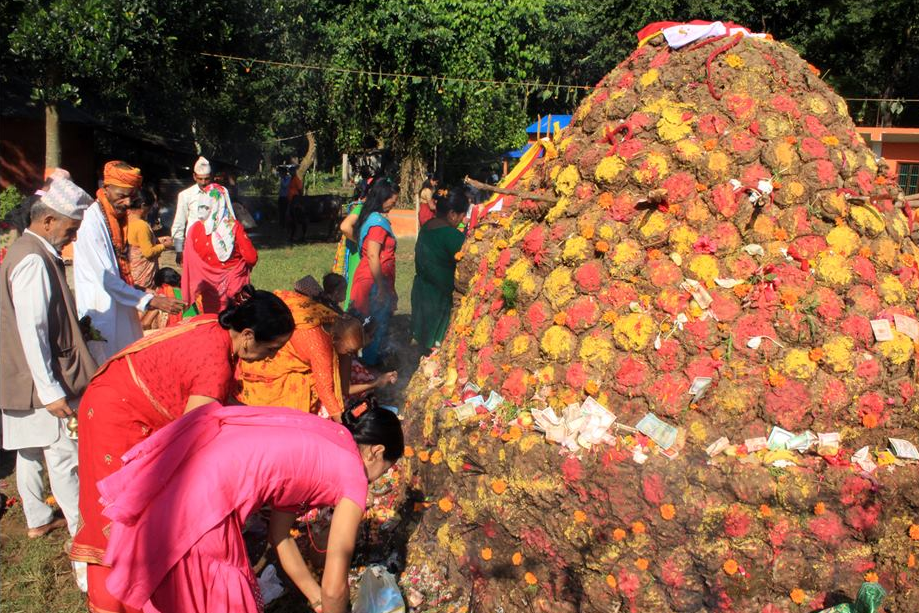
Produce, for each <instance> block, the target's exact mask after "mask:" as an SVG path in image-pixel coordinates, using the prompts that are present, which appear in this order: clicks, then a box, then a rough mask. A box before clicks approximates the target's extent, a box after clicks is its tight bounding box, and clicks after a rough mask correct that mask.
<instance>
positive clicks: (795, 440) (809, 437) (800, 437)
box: [785, 430, 817, 453]
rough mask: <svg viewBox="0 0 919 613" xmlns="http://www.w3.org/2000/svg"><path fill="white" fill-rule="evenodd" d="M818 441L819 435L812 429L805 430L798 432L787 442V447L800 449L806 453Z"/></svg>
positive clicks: (791, 449)
mask: <svg viewBox="0 0 919 613" xmlns="http://www.w3.org/2000/svg"><path fill="white" fill-rule="evenodd" d="M816 442H817V435H816V434H814V433H813V432H811V431H810V430H805V431H804V432H802V433H801V434H796V435H795V436H794V437H792V438H791V439H789V440H788V441H787V442H786V443H785V449H788V450H790V451H799V452H801V453H804V452H805V451H807V450H808V449H810V448H811V447H813V446H814V443H816Z"/></svg>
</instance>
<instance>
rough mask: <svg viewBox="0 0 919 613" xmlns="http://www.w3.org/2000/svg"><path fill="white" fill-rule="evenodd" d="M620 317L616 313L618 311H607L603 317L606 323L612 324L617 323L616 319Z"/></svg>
mask: <svg viewBox="0 0 919 613" xmlns="http://www.w3.org/2000/svg"><path fill="white" fill-rule="evenodd" d="M618 318H619V315H617V314H616V311H607V312H606V313H604V314H603V317H602V318H601V319H602V320H603V322H604V323H608V324H612V323H616V320H617V319H618Z"/></svg>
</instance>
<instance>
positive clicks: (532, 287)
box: [519, 275, 536, 299]
mask: <svg viewBox="0 0 919 613" xmlns="http://www.w3.org/2000/svg"><path fill="white" fill-rule="evenodd" d="M519 290H520V296H521V297H522V298H527V299H533V298H535V297H536V279H535V278H534V277H533V275H527V276H525V277H524V278H523V280H522V281H521V282H520V286H519Z"/></svg>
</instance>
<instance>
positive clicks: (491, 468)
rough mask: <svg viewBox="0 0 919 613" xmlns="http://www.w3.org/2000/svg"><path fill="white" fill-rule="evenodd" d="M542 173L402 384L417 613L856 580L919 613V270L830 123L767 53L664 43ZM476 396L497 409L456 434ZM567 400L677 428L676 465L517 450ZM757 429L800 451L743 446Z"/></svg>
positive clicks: (601, 94) (819, 587)
mask: <svg viewBox="0 0 919 613" xmlns="http://www.w3.org/2000/svg"><path fill="white" fill-rule="evenodd" d="M546 149H547V150H546V153H545V155H544V157H543V158H542V159H541V160H540V161H539V162H538V164H537V165H536V166H535V167H534V170H533V171H532V175H531V177H530V178H529V180H528V184H527V185H526V186H524V187H523V188H521V189H525V190H530V191H533V192H536V193H537V194H541V195H542V197H543V200H537V199H529V200H521V201H519V202H517V203H516V204H515V205H514V206H512V207H505V210H503V211H502V212H500V213H498V214H496V215H492V216H490V217H489V218H487V220H486V222H485V223H484V224H483V225H482V226H480V227H479V228H478V229H476V231H475V232H474V233H473V235H472V236H471V237H470V238H469V240H468V241H467V244H466V245H465V247H464V249H463V251H462V253H461V261H460V265H459V270H458V287H460V288H461V291H460V292H459V293H458V298H457V303H456V308H455V310H454V315H453V321H452V324H451V329H450V332H449V333H448V336H447V339H446V341H445V342H444V345H443V346H442V347H441V348H440V350H439V351H438V352H437V353H436V354H435V355H434V356H433V357H432V358H430V359H429V360H428V361H426V362H425V363H424V364H423V365H422V368H421V369H420V370H419V372H418V373H417V374H416V375H415V378H414V379H413V381H412V383H411V388H410V396H409V401H408V403H407V407H406V410H405V414H406V416H407V417H406V419H407V424H406V425H407V428H408V433H409V435H408V440H410V441H411V442H412V449H411V450H409V456H410V457H409V459H408V473H409V476H410V479H409V483H410V485H411V486H412V489H414V490H416V491H415V492H413V493H414V494H419V493H420V495H421V496H422V497H423V498H422V499H421V500H420V501H419V502H418V504H416V505H415V508H416V509H417V510H419V511H420V512H421V515H420V518H419V523H418V524H417V529H416V530H415V531H414V533H413V535H412V537H411V542H410V546H409V552H410V554H409V560H408V568H407V570H406V573H405V575H404V577H403V585H404V587H405V588H407V589H409V590H410V595H411V597H412V601H413V602H414V603H416V604H418V603H420V604H418V610H460V609H462V607H467V608H471V607H475V608H476V610H481V611H502V610H503V611H505V612H510V611H530V610H540V611H597V612H600V611H615V610H619V609H618V607H620V606H621V608H622V610H630V611H639V612H654V613H669V612H677V611H679V612H690V613H697V612H699V611H726V612H727V611H736V612H737V613H749V612H755V613H760V612H762V613H780V612H788V613H792V612H797V611H814V610H817V609H820V608H822V607H823V606H829V605H830V604H834V603H835V602H839V601H840V598H843V597H853V596H854V595H855V593H856V591H857V590H858V587H859V585H860V584H861V583H862V582H863V581H866V580H868V581H879V582H880V583H881V584H882V585H883V586H884V587H885V588H886V589H887V590H888V592H889V596H888V599H887V601H886V602H885V605H886V610H887V611H889V612H893V613H915V612H916V611H919V590H917V588H916V585H917V582H919V570H917V567H916V557H917V555H919V540H917V539H919V526H917V525H916V524H919V470H917V465H916V463H915V462H913V463H909V462H901V461H898V460H897V461H895V460H894V458H893V457H892V456H891V455H890V454H889V453H883V451H884V450H885V449H886V448H887V446H888V440H887V439H888V437H894V438H902V439H907V440H912V441H913V442H914V443H915V442H919V440H917V439H919V429H917V425H919V418H917V414H919V407H917V405H919V402H917V397H916V390H917V379H916V377H917V374H919V373H917V368H916V349H915V345H914V339H913V338H911V336H916V337H917V338H919V334H917V332H919V330H914V329H913V326H914V324H915V318H916V317H917V315H916V298H917V289H919V264H917V259H919V254H917V250H916V247H915V245H914V243H913V242H912V240H911V238H910V227H911V223H910V221H909V220H908V219H907V216H906V215H905V214H904V213H903V209H902V207H901V205H902V199H903V195H902V194H901V193H900V192H899V190H898V188H897V187H896V182H895V180H894V178H893V176H892V175H891V173H890V172H889V169H888V167H887V164H886V163H885V162H884V161H883V160H880V161H878V160H877V159H876V158H875V156H874V155H873V153H872V152H871V151H870V150H869V149H868V148H867V147H866V146H865V144H864V143H863V141H862V140H861V138H860V137H859V136H858V134H857V132H856V129H855V126H854V124H853V123H852V120H851V119H850V118H849V115H848V112H847V109H846V105H845V103H844V101H843V100H842V99H841V98H840V97H839V96H837V95H836V94H835V93H834V92H833V91H832V90H831V88H830V87H829V86H828V85H827V84H826V83H824V82H823V81H822V80H821V79H820V78H819V76H818V74H817V71H816V70H815V69H814V68H813V67H812V66H810V65H808V64H807V63H806V62H805V61H803V60H802V59H801V58H800V57H799V56H798V55H797V54H796V53H795V51H794V50H792V49H791V48H790V47H788V46H786V45H784V44H782V43H778V42H774V41H771V40H765V39H755V38H742V39H736V38H721V39H715V40H712V39H708V40H706V41H703V42H702V43H698V44H695V45H689V46H687V47H684V48H682V49H680V50H673V49H670V48H669V47H668V46H667V45H666V44H665V42H664V41H663V39H662V37H660V36H659V37H657V38H655V39H653V40H652V41H651V42H650V43H649V44H646V45H644V46H641V47H639V48H638V49H636V51H635V52H634V53H633V54H632V55H631V56H630V57H629V58H628V59H627V60H625V61H624V62H623V63H622V64H620V65H619V66H618V67H617V68H616V69H615V70H614V71H613V72H611V73H610V74H609V75H608V76H607V77H606V78H604V79H603V81H602V82H600V83H599V84H598V85H597V87H596V88H595V89H594V90H593V92H592V93H591V94H590V95H589V96H588V97H587V98H586V99H585V101H584V102H583V103H582V104H581V105H580V107H579V108H578V109H577V111H576V113H575V116H574V119H573V121H572V124H571V126H570V127H569V128H568V129H566V130H564V131H562V132H561V133H560V134H559V135H557V137H556V138H555V139H554V141H553V142H552V143H549V144H548V145H547V148H546ZM873 320H885V321H886V322H888V324H889V325H885V324H884V322H876V323H875V327H876V330H875V329H874V328H873V327H872V321H873ZM876 334H877V336H876ZM883 339H887V340H883ZM708 379H710V382H708V381H707V380H708ZM467 382H471V383H475V384H478V385H480V386H481V387H482V389H483V393H485V394H486V395H487V393H488V392H490V391H495V392H497V393H499V394H501V395H502V396H503V397H504V398H506V399H507V400H508V402H507V403H505V404H503V405H501V406H499V407H498V408H497V409H496V410H494V411H493V412H482V411H481V410H480V413H479V414H477V415H475V416H471V417H470V416H465V415H464V414H463V412H462V411H459V412H457V411H456V410H455V409H454V408H452V406H451V405H455V404H459V403H460V402H461V400H462V399H461V394H462V389H463V386H464V385H465V384H466V383H467ZM694 383H695V384H696V385H695V386H693V384H694ZM706 384H707V385H706ZM691 388H692V392H690V389H691ZM696 392H699V393H696ZM587 397H592V398H594V399H596V401H597V402H599V404H601V405H602V406H604V407H606V408H608V409H609V410H610V411H611V412H612V413H614V414H615V415H616V416H617V422H618V423H621V424H625V425H628V426H635V425H636V424H637V423H638V422H639V420H640V419H641V418H642V417H643V416H645V415H646V414H647V413H649V412H650V413H654V414H655V415H656V416H658V417H659V418H661V419H662V420H664V421H665V422H667V423H669V424H672V425H673V426H677V427H679V428H680V432H681V435H680V437H679V441H678V443H677V444H675V445H674V446H673V447H671V448H670V449H669V452H670V453H668V456H670V457H665V455H663V454H662V453H660V449H658V448H656V446H655V444H654V443H652V442H650V441H649V439H648V438H646V437H645V436H643V435H637V434H634V433H631V432H630V431H628V430H625V429H623V430H619V431H618V432H617V431H616V430H615V429H610V430H609V431H608V432H607V435H606V437H605V438H604V440H603V441H602V442H600V443H599V444H594V445H592V446H591V445H590V442H591V441H587V443H585V444H584V445H578V444H577V443H574V444H573V445H570V446H569V447H566V446H564V445H559V444H557V443H555V442H549V441H548V440H547V438H546V436H545V435H544V434H543V433H541V432H539V431H537V430H534V428H533V425H532V417H531V416H532V415H535V413H530V411H531V410H541V409H543V408H545V407H551V408H553V409H555V411H556V413H557V414H558V415H562V413H563V410H564V408H565V407H566V406H568V405H570V404H572V403H580V402H582V401H584V400H585V399H586V398H587ZM460 417H463V420H462V421H459V418H460ZM774 426H778V427H780V428H783V429H785V430H787V431H789V432H790V433H792V434H796V435H801V436H799V437H798V440H803V441H805V444H806V445H808V447H807V451H806V452H803V453H801V452H799V451H787V450H782V449H772V450H770V449H762V450H759V451H756V447H757V446H758V445H757V444H756V442H755V441H752V440H751V441H750V442H749V445H745V444H744V443H745V441H747V439H756V438H758V437H766V436H769V434H770V432H771V431H772V429H773V427H774ZM807 431H810V432H812V433H814V434H830V433H838V434H839V436H840V442H839V443H838V444H834V443H833V442H832V437H831V436H825V437H824V438H822V439H821V441H820V445H819V447H818V444H809V443H810V442H811V441H810V440H808V435H807ZM779 434H781V433H779ZM684 437H685V444H684V443H683V438H684ZM720 437H726V438H727V439H728V442H729V443H730V446H728V447H727V448H726V449H725V450H724V451H723V452H722V453H719V454H717V455H715V456H714V457H711V458H710V457H709V455H708V454H707V451H706V450H707V448H708V447H709V445H711V444H712V443H713V442H715V441H716V440H717V439H719V438H720ZM593 442H594V443H596V441H593ZM681 445H682V446H681ZM723 446H724V445H722V447H723ZM865 446H867V447H868V449H867V454H866V455H865V458H866V460H867V461H864V462H856V463H853V462H852V461H851V458H852V456H853V453H854V452H855V451H856V450H858V449H860V448H862V447H865ZM636 449H637V450H638V451H637V452H636ZM837 450H838V452H837ZM863 453H864V452H863ZM674 456H675V457H674ZM870 462H875V463H877V464H878V465H880V467H879V468H877V469H875V470H871V465H870ZM407 493H412V492H407Z"/></svg>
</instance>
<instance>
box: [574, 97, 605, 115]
mask: <svg viewBox="0 0 919 613" xmlns="http://www.w3.org/2000/svg"><path fill="white" fill-rule="evenodd" d="M596 91H600V90H596ZM595 96H596V94H595V93H592V94H590V95H589V96H588V97H587V98H586V99H585V100H584V102H582V103H581V104H580V105H579V106H578V110H577V111H576V112H575V114H574V120H575V122H578V121H581V120H583V119H584V118H585V117H587V115H589V114H590V110H591V109H592V108H593V99H594V97H595Z"/></svg>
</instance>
